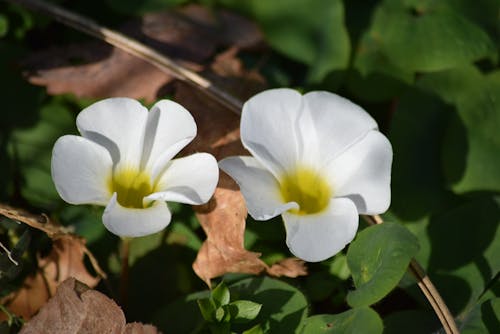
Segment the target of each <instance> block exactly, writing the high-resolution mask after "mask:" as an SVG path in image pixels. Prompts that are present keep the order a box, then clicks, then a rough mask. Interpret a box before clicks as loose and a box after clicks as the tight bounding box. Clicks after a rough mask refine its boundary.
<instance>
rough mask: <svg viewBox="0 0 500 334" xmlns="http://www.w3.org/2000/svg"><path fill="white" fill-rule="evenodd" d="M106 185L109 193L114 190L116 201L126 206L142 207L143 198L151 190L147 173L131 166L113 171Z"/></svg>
mask: <svg viewBox="0 0 500 334" xmlns="http://www.w3.org/2000/svg"><path fill="white" fill-rule="evenodd" d="M108 186H109V189H110V191H111V193H115V192H116V195H117V201H118V203H120V205H121V206H124V207H127V208H138V209H142V208H144V205H143V202H142V201H143V198H144V197H146V196H147V195H149V194H151V193H152V192H153V186H152V185H151V182H150V177H149V175H148V173H145V172H143V171H139V170H136V169H133V168H124V169H121V170H120V171H118V172H115V173H113V176H112V177H111V179H110V181H109V185H108Z"/></svg>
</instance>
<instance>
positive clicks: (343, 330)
mask: <svg viewBox="0 0 500 334" xmlns="http://www.w3.org/2000/svg"><path fill="white" fill-rule="evenodd" d="M383 328H384V327H383V324H382V320H381V319H380V317H379V315H378V314H377V312H375V311H373V310H372V309H371V308H369V307H359V308H353V309H352V310H349V311H345V312H342V313H339V314H320V315H313V316H312V317H309V318H307V319H306V320H305V322H304V327H303V329H302V332H301V333H302V334H321V333H325V334H355V333H366V334H381V333H382V330H383Z"/></svg>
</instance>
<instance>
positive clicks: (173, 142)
mask: <svg viewBox="0 0 500 334" xmlns="http://www.w3.org/2000/svg"><path fill="white" fill-rule="evenodd" d="M195 136H196V123H195V122H194V119H193V116H191V114H190V113H189V111H187V110H186V109H185V108H184V107H183V106H181V105H180V104H178V103H175V102H173V101H169V100H161V101H158V102H157V103H156V104H155V105H154V106H153V108H152V109H151V111H150V112H149V114H148V119H147V124H146V130H145V137H144V147H143V155H142V161H141V169H147V170H151V173H152V178H153V179H156V178H157V177H158V175H159V174H160V173H161V172H163V170H164V168H165V165H166V164H167V163H168V162H169V161H170V160H171V159H172V158H173V157H174V156H175V155H176V154H177V153H179V151H180V150H181V149H182V148H184V147H185V146H186V145H187V144H188V143H190V142H191V141H192V140H193V138H194V137H195Z"/></svg>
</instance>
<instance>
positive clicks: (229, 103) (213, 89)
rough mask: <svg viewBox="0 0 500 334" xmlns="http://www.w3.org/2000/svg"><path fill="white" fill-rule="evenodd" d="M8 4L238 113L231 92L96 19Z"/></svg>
mask: <svg viewBox="0 0 500 334" xmlns="http://www.w3.org/2000/svg"><path fill="white" fill-rule="evenodd" d="M6 1H8V2H11V3H16V4H20V5H23V6H26V7H28V8H30V9H32V10H35V11H38V12H40V13H43V14H45V15H47V16H50V17H52V18H54V19H55V20H57V21H59V22H61V23H63V24H65V25H67V26H70V27H72V28H74V29H76V30H78V31H81V32H83V33H86V34H88V35H91V36H94V37H96V38H98V39H100V40H102V41H105V42H107V43H109V44H111V45H113V46H115V47H117V48H119V49H121V50H123V51H125V52H127V53H130V54H132V55H134V56H136V57H138V58H141V59H142V60H144V61H146V62H148V63H150V64H152V65H154V66H156V67H157V68H158V69H160V70H161V71H163V72H166V73H169V74H171V75H173V76H174V77H176V78H177V79H179V80H182V81H185V82H186V83H188V84H190V85H192V86H194V87H197V88H199V89H200V90H201V91H202V92H204V93H206V94H207V95H209V96H210V97H212V98H213V99H215V100H216V101H218V102H219V103H221V104H222V105H224V106H225V107H227V108H228V109H229V110H231V111H232V112H234V113H236V114H238V115H239V114H240V113H241V108H242V105H243V104H242V103H241V101H239V100H238V99H236V98H235V97H233V96H232V95H230V94H228V93H226V92H225V91H224V90H221V89H220V88H218V87H217V86H215V85H214V84H213V83H212V82H210V81H209V80H208V79H206V78H204V77H202V76H200V75H199V74H197V73H195V72H193V71H191V70H189V69H187V68H185V67H183V66H181V65H179V64H177V63H176V62H175V61H174V60H172V59H171V58H169V57H167V56H165V55H163V54H161V53H159V52H158V51H156V50H155V49H153V48H150V47H149V46H147V45H145V44H143V43H140V42H139V41H137V40H135V39H133V38H130V37H128V36H126V35H124V34H122V33H120V32H118V31H115V30H112V29H109V28H106V27H104V26H101V25H99V24H98V23H96V22H95V21H93V20H91V19H89V18H86V17H84V16H82V15H79V14H76V13H73V12H70V11H68V10H66V9H64V8H61V7H59V6H56V5H54V4H51V3H46V2H44V1H41V0H6Z"/></svg>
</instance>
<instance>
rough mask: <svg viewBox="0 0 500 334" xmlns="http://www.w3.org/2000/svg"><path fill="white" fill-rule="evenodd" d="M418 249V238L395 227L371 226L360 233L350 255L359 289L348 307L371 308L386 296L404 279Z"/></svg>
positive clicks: (353, 294) (349, 260)
mask: <svg viewBox="0 0 500 334" xmlns="http://www.w3.org/2000/svg"><path fill="white" fill-rule="evenodd" d="M418 247H419V246H418V240H417V238H416V237H415V236H414V235H413V234H411V233H410V232H409V231H408V230H407V229H406V228H404V227H403V226H401V225H398V224H395V223H390V222H389V223H384V224H381V225H376V226H372V227H369V228H367V229H365V230H364V231H362V232H361V233H359V234H358V236H357V238H356V240H355V241H354V242H353V243H352V244H351V246H350V247H349V251H348V252H347V264H348V265H349V268H350V270H351V272H352V278H353V280H354V285H355V286H356V290H354V291H351V292H350V293H349V294H348V295H347V302H348V303H349V305H351V306H353V307H358V306H368V305H371V304H373V303H376V302H378V301H379V300H380V299H382V298H383V297H384V296H386V295H387V294H388V293H389V292H390V291H391V290H392V289H393V288H394V287H396V285H397V284H398V282H399V281H400V280H401V278H402V277H403V274H404V273H405V271H406V269H407V267H408V264H409V263H410V260H411V258H412V257H413V256H415V254H416V253H417V251H418Z"/></svg>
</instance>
